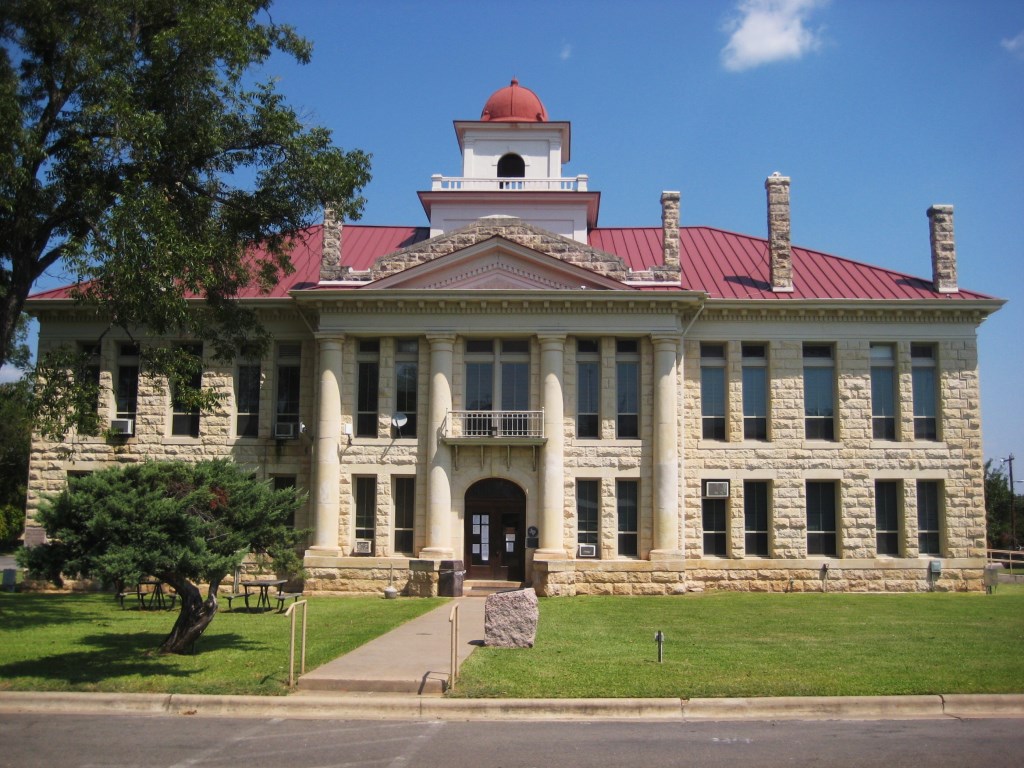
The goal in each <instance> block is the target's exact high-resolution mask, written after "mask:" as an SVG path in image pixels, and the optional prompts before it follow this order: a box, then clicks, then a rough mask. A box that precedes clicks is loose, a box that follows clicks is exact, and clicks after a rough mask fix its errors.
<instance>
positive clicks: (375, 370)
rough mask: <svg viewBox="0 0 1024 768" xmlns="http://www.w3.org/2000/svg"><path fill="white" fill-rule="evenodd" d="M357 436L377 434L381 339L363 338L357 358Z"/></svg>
mask: <svg viewBox="0 0 1024 768" xmlns="http://www.w3.org/2000/svg"><path fill="white" fill-rule="evenodd" d="M357 369H358V373H357V375H358V382H357V384H356V436H357V437H376V436H377V423H378V416H377V407H378V404H379V400H380V397H379V392H380V341H378V340H377V339H361V340H360V341H359V355H358V360H357Z"/></svg>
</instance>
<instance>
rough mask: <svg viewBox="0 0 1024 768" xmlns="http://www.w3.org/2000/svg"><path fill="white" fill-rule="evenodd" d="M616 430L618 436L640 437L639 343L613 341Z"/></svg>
mask: <svg viewBox="0 0 1024 768" xmlns="http://www.w3.org/2000/svg"><path fill="white" fill-rule="evenodd" d="M615 379H616V381H615V396H616V403H617V408H616V411H617V412H616V431H615V435H616V437H619V438H637V437H640V344H639V342H638V341H637V340H636V339H618V340H617V341H616V342H615Z"/></svg>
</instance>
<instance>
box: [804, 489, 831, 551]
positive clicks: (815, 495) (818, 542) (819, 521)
mask: <svg viewBox="0 0 1024 768" xmlns="http://www.w3.org/2000/svg"><path fill="white" fill-rule="evenodd" d="M836 551H837V550H836V484H835V483H834V482H831V481H828V482H819V481H808V482H807V554H808V555H827V556H831V557H835V555H836Z"/></svg>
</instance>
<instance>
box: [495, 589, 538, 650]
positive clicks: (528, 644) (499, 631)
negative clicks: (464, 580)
mask: <svg viewBox="0 0 1024 768" xmlns="http://www.w3.org/2000/svg"><path fill="white" fill-rule="evenodd" d="M539 616H540V610H539V607H538V603H537V593H536V592H535V591H534V590H533V589H532V588H530V589H516V590H512V591H510V592H499V593H497V594H495V595H488V596H487V601H486V602H485V603H484V640H485V642H486V643H487V645H489V646H491V647H493V648H533V642H534V640H535V639H536V638H537V620H538V618H539Z"/></svg>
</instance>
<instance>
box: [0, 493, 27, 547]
mask: <svg viewBox="0 0 1024 768" xmlns="http://www.w3.org/2000/svg"><path fill="white" fill-rule="evenodd" d="M24 528H25V510H24V509H22V508H21V507H19V506H16V505H14V504H0V549H8V548H10V547H13V546H14V545H15V544H16V543H17V542H18V539H19V538H21V532H22V531H23V530H24Z"/></svg>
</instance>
